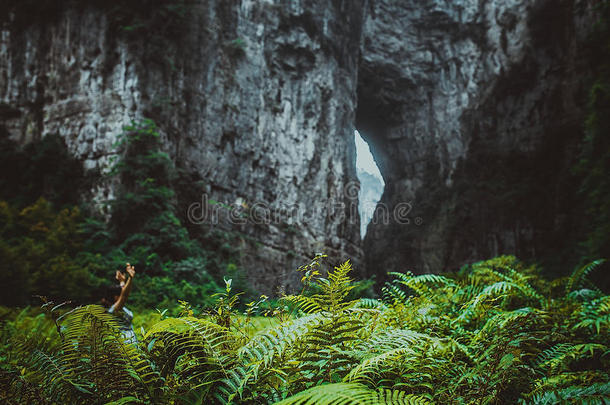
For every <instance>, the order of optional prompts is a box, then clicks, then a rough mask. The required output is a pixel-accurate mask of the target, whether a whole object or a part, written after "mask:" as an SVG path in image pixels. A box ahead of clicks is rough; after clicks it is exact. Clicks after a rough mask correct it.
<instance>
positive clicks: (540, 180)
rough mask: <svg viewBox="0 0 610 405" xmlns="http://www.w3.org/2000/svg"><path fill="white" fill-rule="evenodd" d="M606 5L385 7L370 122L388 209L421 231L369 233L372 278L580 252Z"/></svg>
mask: <svg viewBox="0 0 610 405" xmlns="http://www.w3.org/2000/svg"><path fill="white" fill-rule="evenodd" d="M593 5H594V2H591V1H547V0H538V1H520V0H496V1H432V0H424V1H401V2H395V1H375V2H373V3H372V5H371V7H370V12H369V13H368V15H367V18H366V22H365V26H364V30H363V32H364V34H363V41H362V62H361V66H360V72H359V84H358V101H359V107H358V113H357V121H358V124H357V125H358V129H359V130H360V132H361V134H362V135H363V137H365V138H368V141H369V142H370V143H372V144H373V149H375V151H374V153H376V155H377V156H378V158H379V163H380V169H381V171H382V174H383V175H384V178H385V181H386V192H385V194H384V197H383V199H382V203H383V204H386V205H387V206H388V207H389V209H390V211H392V209H393V208H395V207H396V206H397V205H398V204H400V203H404V202H408V203H410V204H411V206H412V210H411V212H410V213H409V214H410V218H409V219H410V222H409V223H408V224H405V223H404V222H405V221H403V223H397V222H396V221H390V222H389V223H384V221H382V220H381V218H378V221H377V222H378V223H376V224H372V225H371V226H370V228H369V232H368V234H367V238H366V240H365V243H364V246H365V251H366V257H367V263H368V270H369V272H371V273H376V272H377V273H379V272H384V269H393V270H399V269H406V268H410V269H412V270H415V271H419V272H439V271H443V270H445V269H448V268H455V267H458V266H460V265H461V264H464V263H466V262H468V261H473V260H481V259H484V258H487V257H491V256H495V255H498V254H503V253H506V254H517V255H519V256H520V257H522V258H524V259H541V260H544V259H547V258H548V257H549V256H554V257H555V258H557V257H559V255H560V253H565V252H562V250H564V249H569V247H568V244H567V238H566V237H565V235H566V234H569V233H570V232H571V231H572V229H571V226H572V225H573V224H570V223H569V221H568V220H567V219H568V218H569V217H570V215H569V214H570V213H571V212H573V211H572V210H574V209H575V208H576V207H575V206H574V201H573V199H574V195H573V194H574V193H573V191H575V190H576V187H575V185H573V184H569V182H570V181H571V180H570V176H569V168H570V165H571V164H572V163H573V160H574V156H575V150H576V145H577V143H578V141H579V140H580V139H581V138H582V129H581V124H582V122H583V120H584V118H583V117H584V108H585V105H586V92H587V88H588V84H589V83H588V80H589V75H588V73H587V72H588V71H589V70H590V69H589V68H590V66H589V63H590V61H589V60H588V59H587V58H586V55H585V54H584V49H585V45H586V38H587V33H588V31H589V28H590V26H591V22H592V21H594V13H593ZM562 234H563V235H564V236H563V240H562V236H561V235H562ZM564 266H565V263H564Z"/></svg>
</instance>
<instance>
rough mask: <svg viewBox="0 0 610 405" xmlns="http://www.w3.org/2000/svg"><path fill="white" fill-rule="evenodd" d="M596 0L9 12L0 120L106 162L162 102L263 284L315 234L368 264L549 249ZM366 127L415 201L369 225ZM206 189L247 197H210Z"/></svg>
mask: <svg viewBox="0 0 610 405" xmlns="http://www.w3.org/2000/svg"><path fill="white" fill-rule="evenodd" d="M590 3H594V1H593V0H590V1H580V0H571V1H567V0H565V1H564V0H561V1H559V2H557V1H552V0H536V1H529V0H495V1H492V0H480V1H456V0H452V1H449V0H446V1H442V0H402V1H395V0H375V1H370V2H365V0H361V1H358V0H356V1H322V0H297V1H291V2H289V3H286V2H280V1H272V0H266V1H251V0H242V1H225V0H207V1H201V2H195V3H194V5H189V6H188V7H187V9H186V14H185V16H178V17H176V19H177V20H176V21H173V23H172V21H171V19H170V21H169V22H168V18H167V17H166V16H163V18H153V17H154V16H153V17H150V16H148V19H144V21H148V23H149V24H150V25H148V26H147V25H146V24H144V26H141V25H138V24H135V25H129V24H127V23H125V22H124V18H123V17H120V16H117V15H116V8H115V9H113V10H115V11H113V12H110V11H109V10H108V9H105V8H104V6H101V5H95V4H97V3H95V2H92V4H93V5H78V6H76V5H72V6H69V7H65V8H59V9H54V10H53V12H52V13H48V15H44V16H39V17H38V18H40V20H33V21H28V20H27V18H26V19H24V18H23V15H21V16H20V15H19V13H10V14H7V15H5V16H2V17H0V18H3V20H2V21H3V22H2V34H1V37H0V41H1V42H0V103H1V104H0V132H5V133H7V134H8V135H9V136H10V137H12V138H13V139H17V140H19V141H20V142H30V141H33V140H36V139H39V138H40V137H42V136H45V135H47V134H51V133H59V134H60V135H61V136H62V137H63V138H64V139H65V140H66V143H67V145H68V147H69V149H70V150H71V152H72V153H73V154H74V155H76V156H78V157H79V158H80V159H82V161H83V164H84V165H85V167H87V168H96V169H100V170H102V171H103V170H105V169H107V168H108V165H109V158H110V157H111V156H112V155H113V154H114V153H115V151H114V149H113V146H112V145H113V143H114V141H115V139H116V136H117V135H119V134H120V133H121V132H122V130H121V128H122V127H123V126H124V125H126V124H128V123H129V122H130V121H131V120H136V121H137V120H139V119H141V118H143V117H148V118H152V119H153V120H154V121H155V122H156V123H157V125H158V126H159V128H160V129H161V134H162V136H163V138H164V141H165V142H164V144H165V145H166V149H167V152H168V153H169V154H170V156H171V157H172V158H173V159H174V160H175V162H176V163H177V164H178V165H179V166H180V167H182V168H183V169H185V170H186V171H187V172H189V173H191V174H192V176H193V179H195V180H197V179H200V180H202V182H203V184H204V186H203V187H202V189H201V190H189V193H188V195H189V196H191V197H192V199H193V204H192V205H191V206H190V209H189V210H188V211H187V210H185V212H184V213H183V215H184V219H185V221H190V222H191V223H194V224H195V225H197V226H200V228H201V230H202V231H204V232H207V231H209V230H210V229H215V228H218V229H224V230H230V231H232V232H235V233H237V234H238V235H241V241H242V242H241V243H242V244H243V251H244V260H243V262H242V263H241V264H242V266H243V267H244V268H245V269H246V270H247V273H248V277H249V279H250V281H251V283H252V285H253V286H254V288H256V289H259V290H260V291H261V292H265V293H274V292H277V290H278V289H284V288H287V289H291V288H294V287H295V286H296V285H297V282H298V278H297V276H296V275H295V274H294V271H293V269H294V268H295V267H297V265H299V264H302V263H303V262H304V260H306V258H307V257H310V256H311V255H313V254H314V253H316V252H327V253H329V254H330V256H331V257H332V258H333V259H334V260H336V261H339V260H341V259H344V258H346V257H351V258H352V259H353V261H355V262H356V264H358V263H360V262H361V261H362V259H363V257H364V256H363V251H362V246H364V250H365V252H366V258H367V259H366V263H367V272H368V273H369V274H373V273H379V272H381V273H385V271H387V270H401V269H403V268H404V267H405V266H408V267H415V269H416V270H418V271H440V270H442V269H443V268H445V267H447V266H454V265H458V264H460V263H462V262H464V261H466V260H471V259H480V258H483V257H487V256H491V255H494V254H498V253H518V254H521V253H525V254H526V256H529V257H535V256H536V255H539V254H540V251H541V250H540V249H542V250H544V249H546V245H544V246H542V247H540V248H539V247H538V246H537V245H536V244H535V243H534V241H536V240H537V239H536V238H537V237H538V236H539V234H540V233H543V232H545V233H546V232H551V233H552V234H553V235H554V234H555V233H557V234H558V233H559V232H561V231H562V230H563V229H565V227H566V226H569V224H568V223H567V222H565V221H563V222H562V219H561V218H563V215H564V214H565V213H566V212H567V211H566V206H569V202H564V201H562V200H561V186H562V185H561V184H560V183H559V182H560V181H562V180H561V179H563V178H564V177H562V176H554V177H552V181H551V180H549V179H550V177H549V176H550V174H553V173H555V172H557V171H565V170H566V169H567V167H568V164H567V163H566V162H568V161H569V158H570V156H571V155H570V154H571V150H572V149H571V148H572V147H573V145H574V139H577V138H578V134H576V135H574V134H573V133H577V132H579V131H578V128H577V127H578V123H579V122H580V121H581V119H582V107H583V102H584V99H585V94H584V92H583V89H586V78H581V76H580V75H579V72H581V71H584V70H586V69H585V67H586V63H585V62H580V63H581V64H582V66H579V60H580V55H579V47H580V46H581V44H582V43H583V42H584V35H585V34H586V31H587V24H589V23H590V21H591V18H592V17H591V5H590ZM87 4H88V3H87ZM117 4H123V3H120V2H119V3H117ZM181 4H182V3H181ZM186 4H190V3H186ZM113 13H114V14H113ZM149 14H150V12H149ZM170 17H171V16H170ZM130 32H131V34H130ZM355 127H358V129H359V130H360V131H361V133H362V135H363V136H364V137H365V139H367V140H368V141H369V142H370V144H371V146H372V148H371V149H372V151H373V153H374V154H375V155H376V159H377V160H378V162H379V164H380V169H381V172H382V174H383V176H384V180H385V183H386V188H385V193H384V196H383V199H382V203H383V204H385V206H386V207H387V208H388V210H389V211H388V212H390V213H394V211H400V210H402V211H403V212H402V214H403V215H402V217H403V218H402V220H401V223H397V222H392V221H389V222H388V223H384V221H381V220H379V219H382V217H381V216H379V217H378V218H377V219H378V221H377V222H378V223H377V224H372V225H370V227H369V230H368V233H367V237H366V239H365V241H364V243H363V244H362V243H361V241H360V237H359V226H360V224H359V216H358V212H357V198H358V197H357V196H358V192H357V191H358V190H357V180H356V169H355V146H354V137H353V131H354V129H355ZM549 146H551V147H552V148H553V151H552V152H550V153H549V150H548V147H549ZM540 159H542V160H544V164H543V165H542V166H541V165H538V166H536V165H535V164H534V163H535V162H540ZM533 167H542V168H543V169H542V172H541V173H532V172H531V170H532V168H533ZM538 170H539V169H538ZM522 176H528V178H531V182H529V183H527V184H524V185H522V186H521V189H520V190H517V191H515V192H516V193H517V194H516V195H501V193H500V192H499V191H498V190H501V191H502V192H503V193H504V192H507V190H510V189H511V188H512V187H513V186H514V185H518V184H520V179H521V178H522ZM95 195H96V198H98V199H99V198H108V197H112V186H111V185H108V184H105V185H101V186H100V187H99V189H98V190H95ZM526 195H531V196H533V197H532V198H533V200H532V201H530V200H529V199H526V198H525V196H526ZM206 198H207V199H208V202H209V201H210V200H215V201H218V202H221V203H222V204H221V205H220V206H222V207H226V206H229V207H232V208H231V209H229V210H228V211H227V212H220V213H218V215H217V216H215V215H211V214H210V204H208V205H207V207H208V210H207V211H206V210H205V206H206V204H205V202H206ZM521 199H526V200H527V201H524V202H525V204H526V205H525V206H518V207H515V206H514V204H515V202H516V203H517V204H520V203H521V202H522V201H521ZM508 201H511V202H508ZM401 203H403V205H401ZM404 203H408V204H407V205H406V206H407V207H410V208H408V210H407V211H405V207H406V206H405V205H404ZM212 211H213V209H212ZM221 211H222V210H221ZM225 211H226V210H225ZM541 213H542V215H541ZM244 215H245V216H244ZM380 215H381V214H380ZM216 218H217V219H216ZM390 219H391V218H390ZM407 222H408V223H407ZM545 243H548V238H546V239H545Z"/></svg>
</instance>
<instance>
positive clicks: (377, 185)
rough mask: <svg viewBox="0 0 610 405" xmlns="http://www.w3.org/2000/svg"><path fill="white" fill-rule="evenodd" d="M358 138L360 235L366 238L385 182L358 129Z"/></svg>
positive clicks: (355, 133) (356, 133)
mask: <svg viewBox="0 0 610 405" xmlns="http://www.w3.org/2000/svg"><path fill="white" fill-rule="evenodd" d="M354 136H355V139H356V169H357V171H358V180H360V195H359V196H358V201H359V203H358V204H359V206H358V210H359V211H360V237H361V238H364V235H365V234H366V228H367V226H368V225H369V223H370V222H371V220H372V219H373V213H374V212H375V207H376V206H377V203H378V202H379V200H380V199H381V195H382V194H383V188H384V187H385V182H384V181H383V177H381V172H380V171H379V168H378V167H377V163H375V159H374V158H373V154H372V153H371V150H370V148H369V145H368V143H366V141H365V140H364V139H363V138H362V136H360V133H358V131H355V132H354Z"/></svg>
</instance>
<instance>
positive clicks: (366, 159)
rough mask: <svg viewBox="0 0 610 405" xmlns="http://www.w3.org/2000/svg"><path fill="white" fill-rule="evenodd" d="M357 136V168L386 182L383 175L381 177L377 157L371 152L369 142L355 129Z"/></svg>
mask: <svg viewBox="0 0 610 405" xmlns="http://www.w3.org/2000/svg"><path fill="white" fill-rule="evenodd" d="M355 135H356V136H355V138H356V168H357V169H360V170H363V171H365V172H367V173H369V174H371V175H373V176H375V177H377V178H378V179H379V181H381V183H382V184H385V182H384V181H383V177H381V172H380V171H379V168H378V167H377V163H375V159H373V154H372V153H371V149H370V148H369V144H368V143H366V142H365V140H364V139H362V136H360V133H359V132H358V131H355Z"/></svg>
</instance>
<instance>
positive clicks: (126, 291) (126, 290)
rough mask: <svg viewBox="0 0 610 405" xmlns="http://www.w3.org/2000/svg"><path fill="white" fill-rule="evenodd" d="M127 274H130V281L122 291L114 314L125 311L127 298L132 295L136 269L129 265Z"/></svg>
mask: <svg viewBox="0 0 610 405" xmlns="http://www.w3.org/2000/svg"><path fill="white" fill-rule="evenodd" d="M126 270H127V274H129V279H128V280H127V281H126V282H125V285H124V286H123V287H122V289H121V295H120V296H119V299H118V300H117V301H116V302H115V303H114V312H115V313H118V312H119V311H121V309H123V307H124V306H125V303H126V302H127V298H129V293H131V288H132V287H133V278H134V277H135V275H136V268H135V267H133V266H132V265H130V264H129V263H127V266H126Z"/></svg>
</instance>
